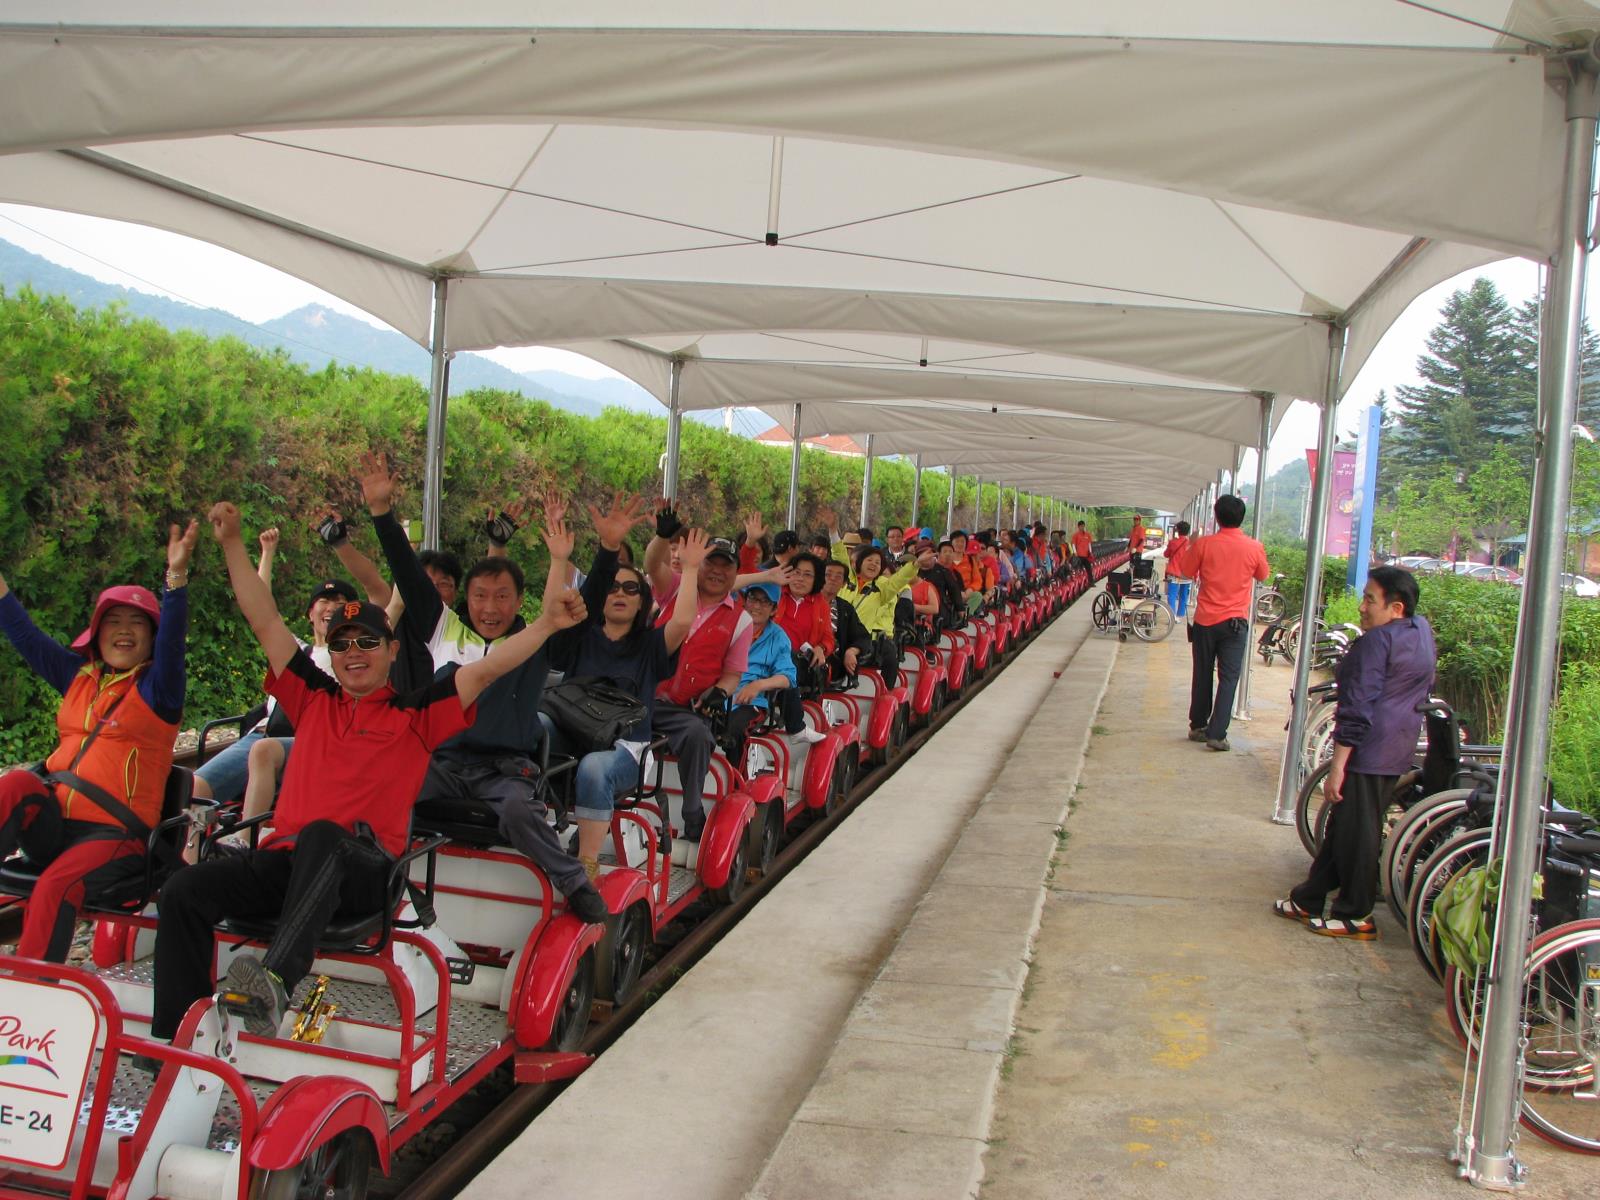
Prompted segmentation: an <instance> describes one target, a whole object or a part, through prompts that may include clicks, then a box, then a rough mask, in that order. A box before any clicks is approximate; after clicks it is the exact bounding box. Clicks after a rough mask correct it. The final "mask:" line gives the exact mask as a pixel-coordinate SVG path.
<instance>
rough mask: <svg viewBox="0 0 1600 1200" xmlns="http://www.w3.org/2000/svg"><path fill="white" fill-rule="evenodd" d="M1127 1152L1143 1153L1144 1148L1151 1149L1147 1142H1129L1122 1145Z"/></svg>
mask: <svg viewBox="0 0 1600 1200" xmlns="http://www.w3.org/2000/svg"><path fill="white" fill-rule="evenodd" d="M1123 1148H1124V1149H1125V1150H1127V1152H1128V1153H1129V1154H1143V1153H1144V1152H1145V1151H1146V1150H1150V1149H1153V1148H1154V1147H1152V1146H1151V1145H1150V1143H1149V1142H1129V1143H1128V1144H1127V1145H1126V1146H1125V1147H1123Z"/></svg>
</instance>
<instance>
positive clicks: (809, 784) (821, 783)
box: [800, 729, 859, 808]
mask: <svg viewBox="0 0 1600 1200" xmlns="http://www.w3.org/2000/svg"><path fill="white" fill-rule="evenodd" d="M850 732H852V733H855V732H856V731H855V730H854V729H852V730H851V731H850ZM858 736H859V735H858ZM848 744H849V743H848V742H846V740H845V738H844V736H843V733H842V731H840V730H838V729H832V730H829V732H828V736H827V737H825V738H823V739H822V740H821V741H820V742H818V743H817V744H816V745H815V746H813V747H811V753H810V754H808V755H807V756H806V773H805V778H804V779H803V780H802V781H801V783H800V795H801V797H802V798H803V799H804V800H805V803H806V807H807V808H821V807H822V806H823V805H825V804H826V803H827V802H828V788H829V786H831V785H832V783H833V769H834V767H835V766H836V765H837V764H838V762H839V756H840V755H841V754H843V753H845V750H846V747H847V746H848Z"/></svg>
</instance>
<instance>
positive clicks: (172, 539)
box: [167, 521, 200, 572]
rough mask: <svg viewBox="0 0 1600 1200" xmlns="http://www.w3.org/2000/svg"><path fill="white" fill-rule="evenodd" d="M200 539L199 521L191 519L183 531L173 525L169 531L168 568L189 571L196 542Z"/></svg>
mask: <svg viewBox="0 0 1600 1200" xmlns="http://www.w3.org/2000/svg"><path fill="white" fill-rule="evenodd" d="M199 540H200V522H199V521H190V522H189V526H188V528H187V529H184V530H182V531H180V530H179V529H178V527H177V526H176V525H174V526H172V528H171V529H169V530H168V531H167V570H169V571H178V572H183V571H187V570H188V569H189V560H190V559H191V558H193V557H194V544H195V543H196V542H197V541H199Z"/></svg>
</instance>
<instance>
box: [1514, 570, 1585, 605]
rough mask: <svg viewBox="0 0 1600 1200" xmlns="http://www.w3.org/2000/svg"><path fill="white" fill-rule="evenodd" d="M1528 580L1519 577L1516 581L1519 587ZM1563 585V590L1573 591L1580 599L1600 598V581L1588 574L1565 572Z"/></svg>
mask: <svg viewBox="0 0 1600 1200" xmlns="http://www.w3.org/2000/svg"><path fill="white" fill-rule="evenodd" d="M1526 582H1527V581H1526V580H1524V579H1518V580H1516V581H1515V583H1516V585H1517V586H1518V587H1521V586H1522V585H1523V584H1524V583H1526ZM1561 587H1562V589H1563V590H1565V591H1569V592H1571V593H1572V594H1573V595H1574V596H1576V597H1577V598H1578V599H1580V600H1595V599H1600V583H1596V582H1595V581H1594V580H1592V579H1590V578H1589V577H1588V576H1587V575H1567V574H1565V573H1563V574H1562V576H1561Z"/></svg>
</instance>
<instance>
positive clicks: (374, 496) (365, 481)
mask: <svg viewBox="0 0 1600 1200" xmlns="http://www.w3.org/2000/svg"><path fill="white" fill-rule="evenodd" d="M359 478H360V480H361V498H362V499H363V500H365V501H366V504H367V510H368V511H369V512H370V513H372V515H373V516H375V517H381V516H382V515H383V514H384V513H386V512H388V511H389V508H390V506H391V505H392V504H393V503H394V493H395V473H394V467H393V466H392V465H391V464H390V462H389V456H388V455H387V454H375V453H373V452H371V451H368V452H367V453H366V454H363V455H362V456H361V474H360V477H359Z"/></svg>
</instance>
